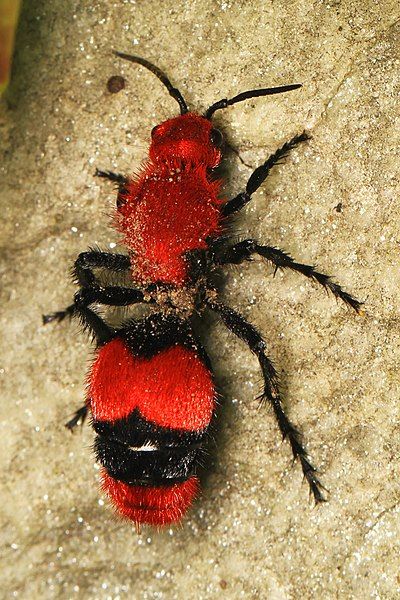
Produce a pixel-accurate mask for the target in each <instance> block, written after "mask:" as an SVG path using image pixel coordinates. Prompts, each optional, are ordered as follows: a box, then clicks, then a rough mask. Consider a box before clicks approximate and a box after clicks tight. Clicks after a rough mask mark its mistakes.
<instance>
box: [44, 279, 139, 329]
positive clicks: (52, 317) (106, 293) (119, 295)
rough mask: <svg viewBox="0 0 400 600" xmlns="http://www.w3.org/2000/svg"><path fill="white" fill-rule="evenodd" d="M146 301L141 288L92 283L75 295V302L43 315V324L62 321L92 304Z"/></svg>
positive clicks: (115, 304) (124, 304) (123, 304)
mask: <svg viewBox="0 0 400 600" xmlns="http://www.w3.org/2000/svg"><path fill="white" fill-rule="evenodd" d="M140 302H145V299H144V293H143V292H141V291H140V290H135V289H133V288H127V287H122V286H107V287H100V286H97V285H92V286H90V287H83V288H81V289H80V290H79V292H77V293H76V294H75V296H74V303H73V304H71V305H70V306H67V308H66V309H65V310H63V311H57V312H54V313H51V314H49V315H43V324H44V325H46V324H47V323H50V322H51V321H62V320H63V319H65V317H66V316H69V317H72V316H73V315H75V314H76V313H77V312H78V313H79V312H81V309H82V308H84V307H87V306H90V304H95V303H98V304H105V305H106V306H130V305H131V304H138V303H140Z"/></svg>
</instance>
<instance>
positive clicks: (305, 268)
mask: <svg viewBox="0 0 400 600" xmlns="http://www.w3.org/2000/svg"><path fill="white" fill-rule="evenodd" d="M254 254H258V255H259V256H261V257H262V258H265V259H266V260H267V261H268V262H270V263H271V264H272V265H274V266H275V271H277V270H278V269H291V270H292V271H296V272H297V273H301V274H302V275H305V277H308V278H309V279H312V280H313V281H316V282H317V283H319V284H320V285H321V286H322V287H323V288H325V290H327V291H330V292H332V294H333V295H334V296H335V297H336V298H339V299H340V300H342V301H343V302H344V303H345V304H347V305H348V306H350V307H351V308H353V309H354V310H355V311H356V312H357V313H360V312H361V311H362V305H363V303H362V302H360V301H359V300H356V298H353V296H351V295H350V294H349V293H348V292H345V291H344V290H343V289H342V287H341V286H340V285H339V284H337V283H335V282H334V281H332V279H331V277H330V276H329V275H325V274H324V273H320V272H319V271H317V270H316V269H315V267H313V266H312V265H305V264H302V263H299V262H296V261H295V260H294V259H293V258H292V257H291V256H290V255H289V254H287V253H286V252H283V250H279V248H275V247H274V246H260V244H258V243H257V242H256V241H255V240H243V241H242V242H239V243H238V244H235V245H234V246H231V247H230V248H227V249H226V250H224V251H223V252H221V254H220V255H219V256H218V255H217V256H216V259H215V262H216V264H218V265H226V264H239V263H241V262H243V261H245V260H250V258H251V256H252V255H254Z"/></svg>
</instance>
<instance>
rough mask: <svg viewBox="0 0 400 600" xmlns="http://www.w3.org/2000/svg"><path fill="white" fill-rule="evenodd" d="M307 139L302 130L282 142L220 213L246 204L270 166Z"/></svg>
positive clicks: (233, 210) (224, 213)
mask: <svg viewBox="0 0 400 600" xmlns="http://www.w3.org/2000/svg"><path fill="white" fill-rule="evenodd" d="M309 139H310V136H309V135H307V134H306V133H305V132H303V133H301V134H300V135H296V136H295V137H294V138H292V139H291V140H290V141H289V142H286V144H283V146H282V147H281V148H278V150H277V151H276V152H275V153H274V154H272V155H271V156H270V157H269V158H268V159H267V160H266V161H265V163H263V164H262V165H260V166H259V167H257V169H256V170H255V171H254V172H253V173H252V174H251V175H250V178H249V180H248V182H247V185H246V191H244V192H241V193H240V194H238V195H237V196H235V197H234V198H232V199H231V200H229V201H228V202H227V203H226V204H225V205H224V206H223V207H222V214H223V215H224V216H225V217H228V216H230V215H233V214H234V213H235V212H237V211H238V210H240V209H241V208H243V207H244V206H246V204H247V203H248V202H250V200H251V196H252V194H254V192H256V191H257V190H258V188H259V187H260V186H261V184H262V183H264V181H265V180H266V178H267V177H268V174H269V172H270V170H271V169H272V167H273V166H274V165H277V164H279V161H280V160H281V159H283V158H285V156H286V155H287V154H288V152H290V150H292V149H293V148H295V147H296V146H297V145H298V144H301V142H305V141H306V140H309Z"/></svg>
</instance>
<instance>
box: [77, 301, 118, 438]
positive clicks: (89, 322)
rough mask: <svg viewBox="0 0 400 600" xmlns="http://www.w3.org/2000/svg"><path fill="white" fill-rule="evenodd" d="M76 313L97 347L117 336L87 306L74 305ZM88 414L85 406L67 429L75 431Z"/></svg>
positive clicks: (79, 409)
mask: <svg viewBox="0 0 400 600" xmlns="http://www.w3.org/2000/svg"><path fill="white" fill-rule="evenodd" d="M74 312H75V314H76V315H78V316H79V319H80V321H81V324H82V326H83V328H84V329H86V330H89V331H90V333H91V334H92V336H93V337H94V339H95V340H96V342H97V346H102V345H104V344H106V343H107V342H109V341H110V340H112V338H113V337H114V335H115V330H114V329H112V328H111V327H110V326H109V325H107V323H106V322H105V321H104V320H103V319H102V318H101V317H100V316H99V315H98V314H97V313H95V312H94V311H93V310H91V309H90V308H87V307H86V306H79V305H74ZM87 414H88V407H87V405H86V404H84V405H83V406H81V408H78V410H77V411H76V412H75V414H74V416H73V417H72V419H70V420H69V421H68V422H67V423H65V427H66V428H67V429H69V430H70V431H73V430H74V429H75V427H77V425H79V424H81V425H83V423H84V422H85V419H86V417H87Z"/></svg>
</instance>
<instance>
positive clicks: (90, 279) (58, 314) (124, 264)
mask: <svg viewBox="0 0 400 600" xmlns="http://www.w3.org/2000/svg"><path fill="white" fill-rule="evenodd" d="M130 264H131V263H130V259H129V256H126V255H125V254H113V253H111V252H102V251H101V250H90V251H89V252H81V254H79V256H78V258H77V259H76V261H75V264H74V268H73V276H74V278H75V279H76V280H77V281H78V282H79V284H80V286H81V287H82V288H88V289H90V288H93V289H96V290H97V289H99V285H98V283H97V280H96V276H95V274H94V273H93V269H95V268H99V269H108V270H109V271H114V272H123V271H126V270H128V269H129V267H130ZM104 289H107V288H103V290H104ZM78 293H79V292H78ZM138 302H140V300H138ZM75 303H76V302H74V304H71V305H70V306H68V307H67V308H65V309H64V310H58V311H55V312H53V313H50V314H48V315H43V324H44V325H46V324H47V323H51V322H52V321H58V322H60V321H63V320H64V319H65V317H72V316H73V314H74V311H75ZM88 304H90V302H88V303H87V305H88Z"/></svg>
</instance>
